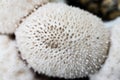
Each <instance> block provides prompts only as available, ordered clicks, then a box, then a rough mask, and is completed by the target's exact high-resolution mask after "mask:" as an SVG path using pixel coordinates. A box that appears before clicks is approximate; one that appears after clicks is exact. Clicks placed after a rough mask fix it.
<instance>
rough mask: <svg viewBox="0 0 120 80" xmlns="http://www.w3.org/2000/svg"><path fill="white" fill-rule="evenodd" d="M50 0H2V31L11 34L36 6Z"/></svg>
mask: <svg viewBox="0 0 120 80" xmlns="http://www.w3.org/2000/svg"><path fill="white" fill-rule="evenodd" d="M47 2H48V0H12V1H11V0H0V33H7V34H9V33H10V34H11V33H13V32H14V31H15V29H16V27H17V26H18V24H19V22H21V20H22V19H23V18H25V17H26V16H28V15H29V14H30V13H31V12H32V11H33V9H34V8H37V7H38V6H40V5H42V4H44V3H47Z"/></svg>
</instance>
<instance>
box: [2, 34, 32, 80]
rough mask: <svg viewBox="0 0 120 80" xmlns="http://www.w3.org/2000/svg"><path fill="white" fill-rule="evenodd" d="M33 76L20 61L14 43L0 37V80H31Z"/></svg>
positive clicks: (5, 37) (4, 37)
mask: <svg viewBox="0 0 120 80" xmlns="http://www.w3.org/2000/svg"><path fill="white" fill-rule="evenodd" d="M33 79H34V74H33V73H32V72H31V71H30V70H29V68H28V67H27V66H26V65H25V64H24V63H23V62H22V61H21V60H20V58H19V57H18V52H17V50H16V48H15V42H14V41H11V40H10V39H9V38H8V37H7V36H3V35H0V80H33Z"/></svg>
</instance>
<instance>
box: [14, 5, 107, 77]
mask: <svg viewBox="0 0 120 80" xmlns="http://www.w3.org/2000/svg"><path fill="white" fill-rule="evenodd" d="M16 39H17V44H18V47H19V50H20V51H21V55H22V57H23V59H25V60H27V62H28V64H29V66H31V67H32V68H33V69H34V70H35V71H38V72H39V73H43V74H46V75H48V76H57V77H64V78H78V77H83V76H86V75H88V74H91V73H94V72H96V71H97V70H98V69H99V68H100V65H101V64H102V63H103V62H104V60H105V57H106V55H107V50H108V43H109V32H108V31H107V29H106V28H104V25H103V23H102V22H101V20H100V19H98V18H97V17H95V16H93V15H92V14H90V13H88V12H85V11H83V10H80V9H78V8H74V7H70V6H67V5H65V4H62V3H58V4H57V3H56V4H54V3H49V4H47V5H44V6H43V7H41V8H39V9H38V10H37V11H36V12H35V13H33V14H32V15H30V16H29V17H28V18H27V19H26V20H25V21H24V22H23V23H22V24H21V25H20V27H19V28H18V29H17V31H16Z"/></svg>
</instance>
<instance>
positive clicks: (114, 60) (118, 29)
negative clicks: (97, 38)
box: [90, 24, 120, 80]
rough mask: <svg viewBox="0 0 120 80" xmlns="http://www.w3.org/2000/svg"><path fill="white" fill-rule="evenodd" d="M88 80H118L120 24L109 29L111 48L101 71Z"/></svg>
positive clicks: (119, 79) (119, 73)
mask: <svg viewBox="0 0 120 80" xmlns="http://www.w3.org/2000/svg"><path fill="white" fill-rule="evenodd" d="M90 78H91V79H90V80H120V24H118V25H115V26H114V27H112V29H111V47H110V52H109V55H108V58H107V60H106V62H105V63H104V65H103V67H102V68H101V70H100V71H99V72H98V73H96V74H94V75H92V76H90Z"/></svg>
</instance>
